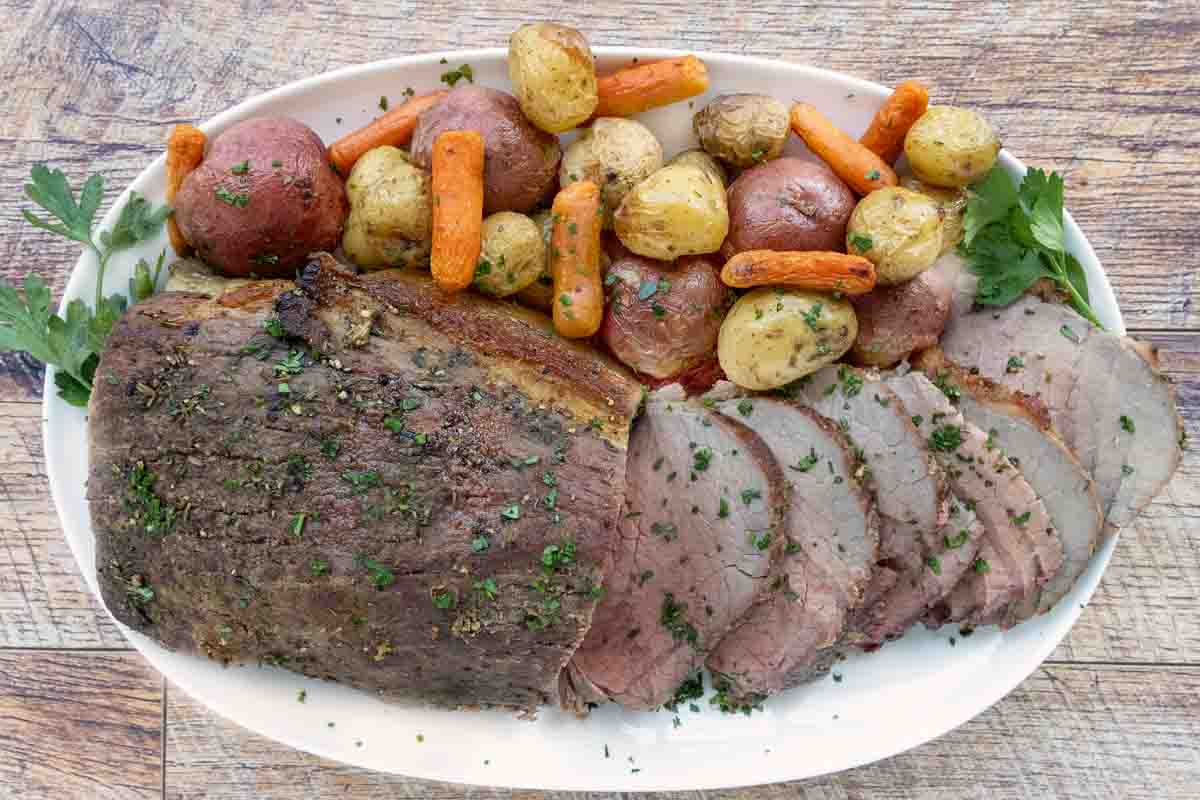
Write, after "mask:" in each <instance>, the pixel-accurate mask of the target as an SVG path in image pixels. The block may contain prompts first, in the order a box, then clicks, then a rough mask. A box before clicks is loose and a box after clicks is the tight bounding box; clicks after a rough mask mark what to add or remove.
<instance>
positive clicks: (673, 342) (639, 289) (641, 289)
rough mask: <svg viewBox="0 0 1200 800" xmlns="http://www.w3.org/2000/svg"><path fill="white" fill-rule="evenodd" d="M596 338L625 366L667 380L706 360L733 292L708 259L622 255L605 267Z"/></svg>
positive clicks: (712, 350)
mask: <svg viewBox="0 0 1200 800" xmlns="http://www.w3.org/2000/svg"><path fill="white" fill-rule="evenodd" d="M605 282H606V283H608V284H609V286H608V291H609V301H608V306H607V308H606V309H605V312H604V321H603V323H601V326H600V339H601V341H603V342H604V344H605V345H606V346H607V347H608V349H609V350H610V351H612V353H613V355H615V356H616V357H617V359H619V360H620V361H621V362H622V363H624V364H625V365H626V366H628V367H631V368H632V369H635V370H637V371H638V372H640V373H643V374H645V375H649V376H650V377H652V378H659V379H662V378H669V377H673V376H676V375H678V374H679V373H681V372H683V371H685V370H687V369H690V368H692V367H694V366H696V365H697V364H699V363H700V362H702V361H704V360H705V359H706V358H709V357H710V356H711V355H712V353H713V352H714V351H715V350H716V347H717V334H718V333H719V332H720V330H721V319H722V318H723V317H724V311H725V309H726V308H728V306H729V304H730V302H732V300H733V293H732V292H731V291H730V290H729V289H728V288H727V287H726V286H725V285H724V284H723V283H721V276H720V267H719V265H718V264H717V262H716V261H715V260H714V259H713V258H712V257H710V256H685V257H683V258H680V259H679V260H678V261H676V262H674V263H671V262H668V261H655V260H654V259H651V258H645V257H643V256H638V255H633V254H632V253H629V254H626V255H624V256H623V257H621V258H618V259H616V260H614V261H613V263H612V264H610V265H609V267H608V275H607V277H606V278H605Z"/></svg>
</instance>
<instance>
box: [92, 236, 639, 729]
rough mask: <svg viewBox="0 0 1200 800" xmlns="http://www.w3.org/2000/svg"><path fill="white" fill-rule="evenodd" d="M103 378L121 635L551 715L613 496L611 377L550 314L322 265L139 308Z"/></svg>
mask: <svg viewBox="0 0 1200 800" xmlns="http://www.w3.org/2000/svg"><path fill="white" fill-rule="evenodd" d="M267 323H269V324H267ZM99 370H100V372H99V373H98V374H102V375H104V376H105V379H104V380H98V381H97V382H96V389H95V391H94V392H93V394H92V398H91V425H90V431H89V433H90V437H91V453H90V457H91V466H90V477H89V482H88V496H89V502H90V507H91V515H92V524H93V527H94V529H95V531H96V547H97V558H96V563H97V569H98V573H99V575H98V578H99V583H100V587H101V590H102V592H103V595H104V599H105V602H106V604H107V606H108V608H109V610H110V611H112V613H113V614H114V615H115V616H116V617H117V618H118V619H119V620H121V621H122V622H123V623H125V624H127V625H129V626H131V627H133V628H135V629H136V630H138V631H140V632H142V633H145V634H146V635H148V636H151V637H153V638H155V639H157V640H158V641H160V642H162V643H163V644H164V645H166V646H167V647H169V648H171V649H175V650H180V651H184V652H189V653H197V654H202V655H206V656H209V657H211V658H214V659H219V660H221V661H225V662H250V663H254V662H256V661H257V662H269V663H273V664H276V665H279V666H283V667H286V668H288V669H292V670H296V671H298V672H302V673H304V674H306V675H310V676H314V677H320V678H326V679H330V680H337V681H340V682H343V683H346V684H348V685H351V686H355V687H358V688H361V689H365V690H369V691H371V692H378V693H381V694H384V695H387V696H392V697H404V698H409V699H415V700H419V701H427V702H433V703H438V704H444V705H462V704H490V705H500V706H510V707H515V708H521V709H533V708H536V707H537V706H539V705H542V704H544V703H546V702H548V701H549V700H550V699H551V698H552V697H553V696H554V694H555V691H556V689H557V678H558V673H559V671H560V669H561V667H562V665H563V664H564V663H565V662H566V661H567V659H568V658H569V657H570V656H571V654H572V653H573V652H574V650H575V648H576V646H577V645H578V644H579V642H580V640H581V639H582V638H583V635H584V633H585V632H586V631H587V629H588V626H589V624H590V621H591V616H592V612H593V609H594V607H595V605H596V602H595V600H594V597H593V595H592V593H591V591H590V590H591V588H592V587H594V586H596V585H597V584H599V582H600V581H602V580H603V578H604V573H605V569H606V567H607V564H608V562H609V559H610V557H611V552H612V547H613V544H614V541H615V538H616V522H617V514H618V510H619V504H620V502H621V500H622V498H623V497H624V495H625V452H626V451H625V448H626V441H627V435H628V430H629V426H630V423H631V421H632V419H633V415H634V413H635V411H636V409H637V406H638V403H639V401H640V399H641V391H640V387H639V386H638V384H637V383H636V382H635V381H633V380H632V379H631V378H630V377H629V375H628V373H627V372H626V371H625V370H623V369H622V368H621V367H619V366H618V365H616V364H614V363H613V362H611V361H610V360H608V359H607V358H605V357H603V356H601V355H599V354H597V353H596V352H594V351H592V350H589V349H588V348H586V347H583V346H580V345H577V344H574V343H571V342H568V341H566V340H564V339H562V338H560V337H556V336H554V334H553V331H552V329H551V327H550V325H549V322H548V321H547V320H546V319H545V318H544V317H542V316H541V315H538V314H534V313H531V312H526V311H522V310H520V309H517V308H515V307H512V306H509V305H506V304H501V303H496V302H493V301H490V300H486V299H484V298H481V297H479V296H477V295H472V294H468V293H462V294H460V295H455V296H450V295H446V294H444V293H442V292H441V291H439V290H438V289H437V288H436V287H435V286H434V285H433V283H432V282H431V281H430V280H429V278H428V276H425V277H423V278H422V277H420V276H417V275H416V274H414V273H402V272H398V271H390V272H381V273H374V274H371V275H367V276H361V277H354V276H348V275H346V274H345V273H341V272H340V271H339V270H337V269H336V266H335V265H333V264H332V263H331V262H330V261H329V260H328V259H320V260H318V261H316V262H314V263H313V264H312V265H310V266H309V267H308V268H306V270H305V272H304V278H303V280H302V281H301V282H300V285H299V287H297V286H296V285H295V284H292V283H291V282H286V281H276V282H270V283H256V284H253V285H249V286H242V287H240V288H237V289H234V290H233V291H231V292H227V293H225V294H223V295H221V297H220V298H218V299H215V300H213V299H208V298H205V297H203V296H201V295H197V294H185V293H166V294H160V295H157V296H155V297H154V298H152V299H150V300H148V301H146V302H144V303H139V304H138V305H136V306H134V307H132V308H131V309H130V310H129V311H128V313H126V315H125V316H124V317H123V318H122V319H121V320H120V322H119V323H118V324H117V325H116V327H115V328H114V330H113V333H112V335H111V336H110V338H109V340H108V346H107V349H106V350H105V352H104V355H103V357H102V359H101V362H100V366H99ZM589 423H591V424H589Z"/></svg>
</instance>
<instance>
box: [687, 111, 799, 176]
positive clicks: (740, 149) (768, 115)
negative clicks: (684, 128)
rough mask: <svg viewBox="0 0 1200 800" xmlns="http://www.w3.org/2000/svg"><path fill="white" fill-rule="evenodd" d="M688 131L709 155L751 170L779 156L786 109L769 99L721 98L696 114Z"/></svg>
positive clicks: (781, 149)
mask: <svg viewBox="0 0 1200 800" xmlns="http://www.w3.org/2000/svg"><path fill="white" fill-rule="evenodd" d="M692 129H693V130H695V132H696V138H697V139H699V140H700V146H701V147H703V148H704V150H705V152H707V153H708V154H709V155H711V156H713V157H715V158H720V159H723V160H725V161H728V162H729V163H730V164H733V165H734V166H736V167H743V168H744V167H752V166H754V165H755V164H761V163H762V162H764V161H770V160H771V159H774V158H778V157H779V154H780V153H782V152H783V144H784V142H785V141H786V140H787V135H788V109H787V106H785V105H784V104H783V103H781V102H779V101H778V100H776V99H775V98H774V97H771V96H770V95H765V94H750V93H743V94H723V95H720V96H718V97H716V98H714V99H713V101H712V102H711V103H709V104H708V105H706V106H705V107H704V108H702V109H700V110H699V111H697V112H696V114H695V116H693V117H692Z"/></svg>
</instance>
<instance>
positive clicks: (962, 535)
mask: <svg viewBox="0 0 1200 800" xmlns="http://www.w3.org/2000/svg"><path fill="white" fill-rule="evenodd" d="M969 536H970V534H969V533H968V532H967V530H966V528H964V529H962V530H961V531H959V532H958V533H956V534H954V535H953V536H949V535H947V536H943V537H942V541H943V542H945V543H946V549H947V550H957V549H958V548H960V547H962V546H963V545H964V544H966V543H967V538H968V537H969Z"/></svg>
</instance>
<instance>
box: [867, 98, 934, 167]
mask: <svg viewBox="0 0 1200 800" xmlns="http://www.w3.org/2000/svg"><path fill="white" fill-rule="evenodd" d="M927 108H929V89H928V88H927V87H926V86H925V84H923V83H921V82H920V81H905V82H904V83H902V84H900V85H899V86H897V87H896V91H894V92H892V96H891V97H889V98H888V99H887V100H885V101H884V103H883V105H881V106H880V107H879V110H878V111H876V112H875V116H874V117H873V118H872V119H871V125H870V127H868V128H867V132H866V133H864V134H863V135H862V138H861V139H859V140H858V141H859V143H860V144H862V145H863V147H865V148H867V149H868V150H870V151H871V152H872V153H874V154H875V155H877V156H879V157H880V158H882V159H883V160H884V161H886V162H887V163H889V164H895V163H896V159H898V158H899V157H900V154H901V153H902V152H904V137H905V135H906V134H907V133H908V129H909V128H911V127H912V126H913V123H914V122H916V121H917V120H918V119H920V118H921V115H922V114H924V113H925V110H926V109H927Z"/></svg>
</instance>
